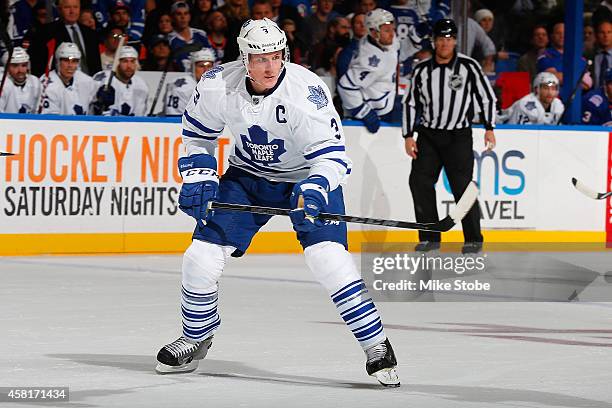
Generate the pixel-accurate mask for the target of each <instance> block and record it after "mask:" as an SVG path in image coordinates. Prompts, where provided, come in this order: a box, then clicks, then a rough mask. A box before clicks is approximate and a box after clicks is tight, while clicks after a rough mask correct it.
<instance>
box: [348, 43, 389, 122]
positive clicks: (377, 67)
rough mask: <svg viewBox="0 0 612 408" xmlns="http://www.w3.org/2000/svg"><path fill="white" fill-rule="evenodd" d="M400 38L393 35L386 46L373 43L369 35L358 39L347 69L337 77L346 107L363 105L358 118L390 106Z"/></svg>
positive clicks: (386, 111)
mask: <svg viewBox="0 0 612 408" xmlns="http://www.w3.org/2000/svg"><path fill="white" fill-rule="evenodd" d="M398 50H399V42H398V40H397V38H396V37H394V38H393V43H392V44H391V45H390V46H389V47H388V49H387V50H384V49H382V48H381V47H380V46H378V45H377V44H375V43H374V40H372V39H371V37H370V36H366V37H364V38H362V39H361V40H360V41H359V47H358V49H357V54H356V55H355V56H353V59H352V60H351V63H350V65H349V68H348V70H347V71H346V73H345V74H344V75H343V76H342V78H340V81H338V88H337V89H338V93H339V94H340V98H342V105H343V106H344V108H345V109H347V110H354V109H356V108H358V107H363V108H362V109H361V110H360V111H359V114H357V115H355V117H357V118H361V117H363V116H365V114H366V113H367V111H369V109H374V111H376V113H377V114H378V116H382V115H385V114H387V113H389V112H391V110H392V109H393V102H394V100H395V88H396V85H395V80H396V69H397V62H398Z"/></svg>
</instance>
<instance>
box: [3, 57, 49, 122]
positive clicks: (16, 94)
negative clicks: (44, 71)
mask: <svg viewBox="0 0 612 408" xmlns="http://www.w3.org/2000/svg"><path fill="white" fill-rule="evenodd" d="M7 58H8V55H7ZM5 65H8V68H7V70H8V76H7V78H6V80H5V82H4V88H2V96H0V112H5V113H38V97H39V95H40V81H39V80H38V78H36V77H35V76H34V75H30V74H29V70H30V56H29V55H28V53H27V52H26V50H24V49H23V48H21V47H15V48H13V55H12V56H11V61H10V62H9V63H8V64H5Z"/></svg>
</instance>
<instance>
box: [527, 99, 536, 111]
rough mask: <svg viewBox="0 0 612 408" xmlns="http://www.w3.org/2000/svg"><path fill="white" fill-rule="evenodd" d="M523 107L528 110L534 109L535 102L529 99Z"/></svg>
mask: <svg viewBox="0 0 612 408" xmlns="http://www.w3.org/2000/svg"><path fill="white" fill-rule="evenodd" d="M525 109H527V110H530V111H531V110H534V109H536V104H535V102H534V101H529V102H527V103H526V104H525Z"/></svg>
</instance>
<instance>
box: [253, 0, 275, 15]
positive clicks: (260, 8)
mask: <svg viewBox="0 0 612 408" xmlns="http://www.w3.org/2000/svg"><path fill="white" fill-rule="evenodd" d="M272 17H273V15H272V4H271V3H270V0H255V1H254V2H253V5H252V6H251V18H252V19H253V20H261V19H263V18H272Z"/></svg>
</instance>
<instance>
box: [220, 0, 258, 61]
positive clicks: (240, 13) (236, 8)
mask: <svg viewBox="0 0 612 408" xmlns="http://www.w3.org/2000/svg"><path fill="white" fill-rule="evenodd" d="M218 10H219V11H220V12H221V13H223V15H224V16H225V18H226V19H227V38H230V39H231V40H230V41H228V42H227V46H226V47H225V52H224V54H223V62H230V61H236V59H238V56H239V54H240V53H239V50H238V42H237V41H236V40H235V39H236V38H238V35H239V34H240V28H241V27H242V24H243V23H244V22H245V21H246V20H248V19H249V16H250V14H251V13H250V11H249V6H248V3H247V0H228V1H227V3H225V4H224V5H223V6H221V7H219V9H218Z"/></svg>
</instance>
